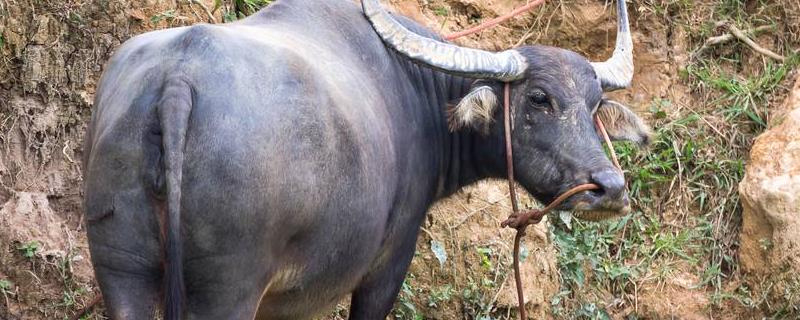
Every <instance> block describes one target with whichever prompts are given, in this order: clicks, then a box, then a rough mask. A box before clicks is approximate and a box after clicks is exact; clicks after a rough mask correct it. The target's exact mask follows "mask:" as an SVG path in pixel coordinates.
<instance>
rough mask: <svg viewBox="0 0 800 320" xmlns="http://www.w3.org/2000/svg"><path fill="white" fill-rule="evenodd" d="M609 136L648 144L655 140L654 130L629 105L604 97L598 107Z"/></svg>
mask: <svg viewBox="0 0 800 320" xmlns="http://www.w3.org/2000/svg"><path fill="white" fill-rule="evenodd" d="M597 116H598V117H599V118H600V120H602V121H603V125H604V126H605V127H606V131H607V132H608V136H609V137H610V138H611V140H614V141H632V142H635V143H636V144H638V145H639V146H647V145H648V144H650V142H651V141H652V140H653V130H651V129H650V127H649V126H648V125H646V124H645V123H644V121H643V120H642V118H639V116H637V115H636V113H634V112H633V111H631V110H630V109H628V107H626V106H624V105H622V104H621V103H619V102H616V101H614V100H608V99H603V101H602V102H600V106H598V107H597Z"/></svg>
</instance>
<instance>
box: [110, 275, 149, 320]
mask: <svg viewBox="0 0 800 320" xmlns="http://www.w3.org/2000/svg"><path fill="white" fill-rule="evenodd" d="M96 269H97V270H96V274H97V279H98V280H99V282H100V286H101V288H102V292H103V300H104V302H105V306H106V309H107V312H108V315H109V317H110V318H111V319H119V320H139V319H141V320H151V319H154V318H155V313H156V309H157V306H158V304H159V300H158V299H159V295H158V292H159V286H160V283H159V281H158V280H157V279H156V278H153V279H151V278H150V277H145V276H142V275H136V274H124V273H119V272H116V271H114V270H111V269H105V268H102V267H98V268H96Z"/></svg>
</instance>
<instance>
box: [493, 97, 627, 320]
mask: <svg viewBox="0 0 800 320" xmlns="http://www.w3.org/2000/svg"><path fill="white" fill-rule="evenodd" d="M503 95H504V98H503V125H504V126H505V131H506V132H505V140H506V166H507V167H508V190H509V192H510V193H511V209H512V210H513V212H512V214H511V216H509V217H508V219H506V221H503V223H502V224H501V226H502V227H511V228H514V229H516V230H517V234H516V235H515V236H514V278H515V282H516V286H517V301H518V303H519V318H520V319H521V320H524V319H527V316H526V314H525V296H524V292H523V290H522V288H523V287H522V274H521V273H520V269H519V247H520V242H522V237H523V236H524V235H525V229H526V228H527V227H528V226H529V225H531V224H537V223H539V222H541V221H542V218H543V217H544V215H545V214H547V212H549V211H550V210H553V209H555V208H556V207H558V206H559V205H561V203H563V202H564V201H566V200H567V199H568V198H569V197H571V196H574V195H575V194H578V193H581V192H584V191H589V190H597V189H600V186H598V185H596V184H593V183H587V184H582V185H578V186H576V187H574V188H572V189H570V190H568V191H567V192H564V193H563V194H561V195H559V196H558V197H557V198H556V199H555V200H553V202H551V203H550V204H548V205H547V206H546V207H544V209H541V210H529V211H525V212H522V213H520V212H519V205H518V204H517V192H516V188H515V182H514V153H513V152H514V148H513V147H512V145H511V131H512V130H513V129H512V127H511V84H510V83H508V82H506V83H505V86H504V89H503ZM595 122H596V124H597V129H598V130H599V131H600V132H601V135H602V136H603V139H604V140H605V143H606V145H607V146H608V149H609V150H610V152H611V158H612V160H613V161H614V165H615V166H616V167H617V169H619V170H620V171H622V168H621V167H620V165H619V161H618V160H617V155H616V154H615V153H614V147H613V146H612V145H611V139H609V137H608V133H607V132H606V129H605V126H604V125H603V121H601V120H600V118H599V117H597V116H595Z"/></svg>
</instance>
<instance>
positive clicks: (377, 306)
mask: <svg viewBox="0 0 800 320" xmlns="http://www.w3.org/2000/svg"><path fill="white" fill-rule="evenodd" d="M420 217H424V211H423V214H421V215H420ZM415 222H418V221H415ZM405 228H406V230H403V231H405V232H404V234H405V235H404V236H403V237H402V239H400V241H399V242H398V244H399V246H397V247H395V248H394V249H393V250H392V251H393V253H392V254H391V255H390V256H389V258H388V259H386V262H385V263H383V264H382V265H381V266H380V267H379V268H377V269H376V270H373V272H371V273H370V275H369V276H367V277H366V278H365V279H364V281H362V282H361V284H359V286H358V288H356V290H355V291H354V292H353V296H352V301H351V303H350V319H351V320H374V319H385V318H386V316H387V315H388V314H389V312H391V310H392V306H393V305H394V301H395V299H396V298H397V293H398V292H400V287H401V286H402V284H403V279H405V276H406V272H407V271H408V266H409V265H410V264H411V259H412V258H413V257H414V250H415V246H416V243H417V233H418V232H419V223H410V224H407V225H405Z"/></svg>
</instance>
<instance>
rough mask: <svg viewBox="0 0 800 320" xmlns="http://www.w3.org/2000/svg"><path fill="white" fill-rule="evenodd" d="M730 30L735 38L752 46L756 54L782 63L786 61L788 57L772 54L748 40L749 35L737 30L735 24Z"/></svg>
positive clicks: (730, 26) (729, 26) (731, 25)
mask: <svg viewBox="0 0 800 320" xmlns="http://www.w3.org/2000/svg"><path fill="white" fill-rule="evenodd" d="M728 29H729V30H731V33H732V34H733V36H734V37H736V38H737V39H739V40H741V41H742V42H744V43H746V44H747V45H748V46H750V48H753V50H755V51H756V52H758V53H760V54H763V55H765V56H767V57H770V58H772V59H775V60H778V61H781V62H783V61H784V60H786V57H784V56H782V55H779V54H777V53H775V52H772V51H770V50H768V49H765V48H764V47H762V46H759V45H758V44H757V43H755V41H753V40H752V39H750V38H748V37H747V35H745V34H744V32H742V30H741V29H739V28H737V27H736V26H734V25H733V24H729V25H728Z"/></svg>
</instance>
